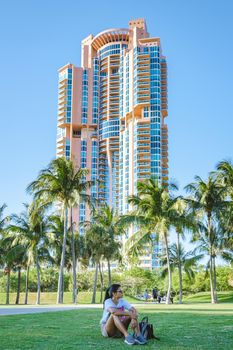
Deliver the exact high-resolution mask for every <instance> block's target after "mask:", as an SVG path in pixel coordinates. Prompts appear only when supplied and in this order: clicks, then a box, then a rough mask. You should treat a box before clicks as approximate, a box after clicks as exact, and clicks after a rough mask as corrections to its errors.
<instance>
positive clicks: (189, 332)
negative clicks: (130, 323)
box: [0, 303, 233, 350]
mask: <svg viewBox="0 0 233 350" xmlns="http://www.w3.org/2000/svg"><path fill="white" fill-rule="evenodd" d="M139 312H140V317H142V316H144V315H148V316H149V319H150V321H151V322H152V323H153V324H154V326H155V328H156V334H157V335H158V336H159V337H160V338H161V340H160V341H157V340H155V341H150V342H149V344H148V345H147V346H146V348H147V349H161V350H188V349H193V350H200V349H202V350H204V349H211V350H212V349H221V350H230V349H232V344H233V322H232V319H233V305H232V304H219V305H209V304H194V305H187V304H186V305H169V306H167V305H164V304H163V305H158V304H149V303H148V304H147V305H146V306H145V307H143V308H140V307H139ZM101 314H102V310H101V309H88V310H73V311H64V312H52V313H43V314H34V315H31V314H29V315H16V316H1V317H0V339H1V341H0V349H4V350H15V349H18V350H24V349H30V350H68V349H69V350H72V349H74V350H88V349H93V350H102V349H105V350H108V349H111V350H115V349H117V350H121V349H126V348H127V345H125V344H124V343H123V340H122V339H106V338H103V337H102V336H101V334H100V329H99V320H100V317H101ZM142 348H143V346H137V349H142Z"/></svg>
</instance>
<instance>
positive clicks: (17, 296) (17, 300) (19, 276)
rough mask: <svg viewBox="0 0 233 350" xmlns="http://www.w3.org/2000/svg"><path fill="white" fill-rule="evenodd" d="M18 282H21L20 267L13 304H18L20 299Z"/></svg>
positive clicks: (19, 268)
mask: <svg viewBox="0 0 233 350" xmlns="http://www.w3.org/2000/svg"><path fill="white" fill-rule="evenodd" d="M20 282H21V266H18V283H17V294H16V299H15V304H16V305H18V304H19V298H20Z"/></svg>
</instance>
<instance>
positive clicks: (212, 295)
mask: <svg viewBox="0 0 233 350" xmlns="http://www.w3.org/2000/svg"><path fill="white" fill-rule="evenodd" d="M210 293H211V303H212V304H215V300H214V283H213V257H212V256H210Z"/></svg>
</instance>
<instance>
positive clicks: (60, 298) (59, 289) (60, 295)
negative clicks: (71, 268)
mask: <svg viewBox="0 0 233 350" xmlns="http://www.w3.org/2000/svg"><path fill="white" fill-rule="evenodd" d="M66 236H67V209H66V207H65V208H64V234H63V243H62V254H61V262H60V271H59V277H58V287H57V304H62V303H63V273H64V265H65V254H66Z"/></svg>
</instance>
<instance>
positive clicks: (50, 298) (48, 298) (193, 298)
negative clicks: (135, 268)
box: [0, 292, 233, 305]
mask: <svg viewBox="0 0 233 350" xmlns="http://www.w3.org/2000/svg"><path fill="white" fill-rule="evenodd" d="M15 298H16V293H10V304H14V303H15ZM56 298H57V293H53V292H50V293H41V305H51V304H56ZM91 298H92V292H80V293H79V294H78V303H79V304H91ZM127 300H128V301H129V302H130V303H134V304H135V303H141V300H138V299H135V298H132V297H129V296H127ZM183 300H184V303H188V304H189V303H209V302H210V293H209V292H203V293H197V294H192V295H187V296H184V297H183ZM99 301H100V293H99V292H97V296H96V302H97V303H99ZM177 301H178V298H176V299H175V303H176V302H177ZM5 302H6V294H5V293H0V305H4V304H5ZM218 302H219V303H233V292H219V293H218ZM23 303H24V293H21V295H20V304H23ZM35 303H36V293H29V298H28V304H29V305H30V304H31V305H33V304H35ZM70 303H72V293H71V292H65V293H64V304H70Z"/></svg>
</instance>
